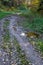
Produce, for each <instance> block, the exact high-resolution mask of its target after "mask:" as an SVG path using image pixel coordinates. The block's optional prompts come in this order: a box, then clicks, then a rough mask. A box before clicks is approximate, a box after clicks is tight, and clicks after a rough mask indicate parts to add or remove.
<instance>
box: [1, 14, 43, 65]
mask: <svg viewBox="0 0 43 65" xmlns="http://www.w3.org/2000/svg"><path fill="white" fill-rule="evenodd" d="M23 21H24V23H25V17H24V16H23V17H22V15H20V16H19V15H17V14H16V15H12V16H11V15H9V16H7V17H5V18H3V19H1V20H0V65H43V59H42V58H41V56H40V54H39V53H38V52H37V51H36V50H35V48H34V46H33V45H32V44H31V43H30V42H29V41H28V38H27V37H26V36H22V35H21V34H22V33H25V32H26V31H27V30H25V28H26V27H25V25H24V24H22V23H23ZM25 24H26V23H25ZM23 27H25V28H23ZM29 31H30V30H29ZM16 40H17V41H16Z"/></svg>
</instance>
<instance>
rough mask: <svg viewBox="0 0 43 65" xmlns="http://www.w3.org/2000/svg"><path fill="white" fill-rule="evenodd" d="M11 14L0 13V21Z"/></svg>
mask: <svg viewBox="0 0 43 65" xmlns="http://www.w3.org/2000/svg"><path fill="white" fill-rule="evenodd" d="M10 14H11V13H7V12H1V11H0V19H2V18H3V17H5V16H7V15H10Z"/></svg>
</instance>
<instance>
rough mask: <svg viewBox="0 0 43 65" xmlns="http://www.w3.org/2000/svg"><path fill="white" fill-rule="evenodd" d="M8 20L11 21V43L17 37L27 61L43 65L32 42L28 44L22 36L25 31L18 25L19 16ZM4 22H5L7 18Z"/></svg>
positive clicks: (35, 64)
mask: <svg viewBox="0 0 43 65" xmlns="http://www.w3.org/2000/svg"><path fill="white" fill-rule="evenodd" d="M7 19H8V20H10V24H9V32H10V36H11V39H10V41H11V42H12V41H13V39H14V36H15V38H16V39H17V41H18V42H19V45H20V46H21V49H22V50H24V52H25V55H26V57H27V59H28V60H30V61H31V63H32V65H43V62H42V61H43V60H42V59H41V58H40V56H39V55H38V53H37V52H36V51H35V49H34V48H33V46H32V45H31V44H30V42H28V40H27V38H26V36H21V33H23V32H24V30H23V27H21V26H19V25H18V21H17V19H19V16H17V15H16V16H15V15H14V16H10V17H9V16H8V17H7ZM2 20H3V21H4V20H5V18H4V19H2ZM1 65H2V64H1Z"/></svg>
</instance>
